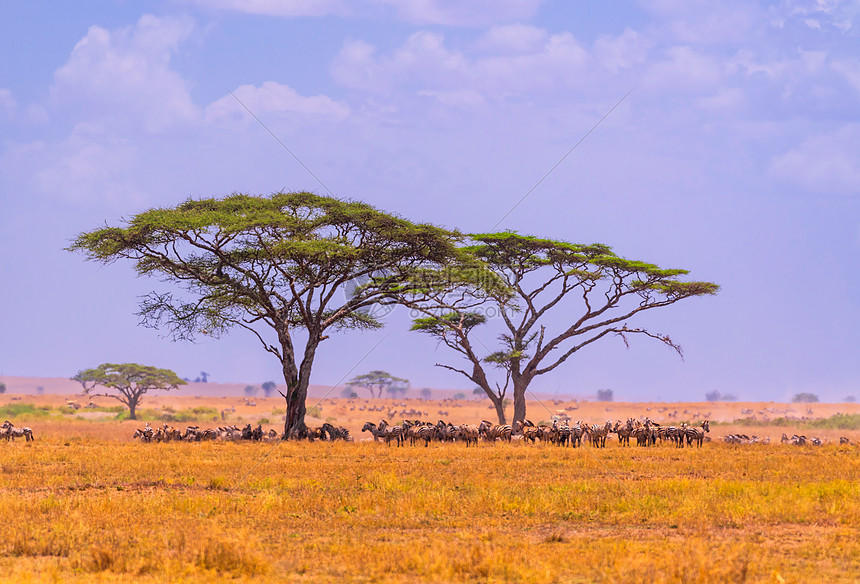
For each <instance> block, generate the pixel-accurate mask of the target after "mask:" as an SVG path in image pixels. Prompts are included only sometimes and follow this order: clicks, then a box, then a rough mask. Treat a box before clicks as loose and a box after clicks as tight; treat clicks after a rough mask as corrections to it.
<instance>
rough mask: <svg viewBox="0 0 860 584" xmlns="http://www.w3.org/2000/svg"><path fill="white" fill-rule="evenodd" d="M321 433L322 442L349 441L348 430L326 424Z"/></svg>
mask: <svg viewBox="0 0 860 584" xmlns="http://www.w3.org/2000/svg"><path fill="white" fill-rule="evenodd" d="M322 433H323V436H324V438H323V439H324V440H329V441H330V442H334V441H335V440H343V441H345V442H346V441H348V440H349V430H347V429H346V428H336V427H335V426H333V425H332V424H329V423H328V422H326V423H325V424H323V425H322ZM260 439H262V428H261V433H260Z"/></svg>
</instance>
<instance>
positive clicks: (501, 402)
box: [487, 392, 507, 425]
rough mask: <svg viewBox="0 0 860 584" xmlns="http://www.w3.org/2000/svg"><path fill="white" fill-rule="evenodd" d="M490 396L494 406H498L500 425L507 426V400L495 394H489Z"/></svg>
mask: <svg viewBox="0 0 860 584" xmlns="http://www.w3.org/2000/svg"><path fill="white" fill-rule="evenodd" d="M487 395H489V396H490V399H491V400H492V402H493V405H494V406H496V415H497V416H498V417H499V424H501V425H505V424H507V422H505V419H506V416H505V399H504V398H501V397H499V396H497V395H495V394H494V393H492V392H490V393H489V394H487Z"/></svg>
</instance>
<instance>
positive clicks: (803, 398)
mask: <svg viewBox="0 0 860 584" xmlns="http://www.w3.org/2000/svg"><path fill="white" fill-rule="evenodd" d="M791 401H792V403H796V404H811V403H816V402H818V396H817V395H815V394H814V393H805V392H804V393H796V394H794V397H793V398H791Z"/></svg>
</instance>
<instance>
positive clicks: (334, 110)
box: [205, 81, 349, 124]
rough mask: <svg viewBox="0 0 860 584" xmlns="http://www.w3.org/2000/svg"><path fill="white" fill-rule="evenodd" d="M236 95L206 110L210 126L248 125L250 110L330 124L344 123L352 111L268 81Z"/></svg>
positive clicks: (337, 103) (215, 103)
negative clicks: (325, 120) (322, 119)
mask: <svg viewBox="0 0 860 584" xmlns="http://www.w3.org/2000/svg"><path fill="white" fill-rule="evenodd" d="M233 95H235V97H233ZM233 95H226V96H224V97H222V98H221V99H219V100H217V101H215V102H213V103H211V104H210V105H209V106H207V107H206V117H205V120H206V123H210V124H223V123H225V122H230V121H235V120H243V121H246V120H249V119H250V118H251V116H250V114H249V113H248V110H250V111H251V112H253V113H254V115H256V116H265V115H266V114H281V115H283V114H300V115H301V116H303V117H319V118H327V119H330V120H342V119H344V118H346V117H347V116H349V107H348V106H347V105H345V104H343V103H340V102H337V101H335V100H333V99H331V98H330V97H327V96H325V95H316V96H311V97H304V96H301V95H299V94H298V93H296V92H295V90H293V89H292V88H291V87H289V86H287V85H281V84H280V83H276V82H274V81H266V82H265V83H263V84H262V85H261V86H260V87H254V86H253V85H242V86H240V87H238V88H237V89H236V90H235V91H234V92H233ZM237 99H238V100H239V101H241V103H239V101H237ZM243 104H244V105H243ZM245 108H248V110H246V109H245Z"/></svg>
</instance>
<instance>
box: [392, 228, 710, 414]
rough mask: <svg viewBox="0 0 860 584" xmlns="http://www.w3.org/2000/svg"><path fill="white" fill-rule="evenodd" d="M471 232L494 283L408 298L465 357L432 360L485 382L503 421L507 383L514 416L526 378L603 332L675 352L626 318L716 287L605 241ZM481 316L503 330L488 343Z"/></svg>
mask: <svg viewBox="0 0 860 584" xmlns="http://www.w3.org/2000/svg"><path fill="white" fill-rule="evenodd" d="M471 239H472V241H471V243H470V245H468V246H466V247H465V248H464V251H466V252H468V254H470V255H472V256H473V257H475V258H476V259H477V260H479V261H480V263H481V265H482V266H484V267H485V268H486V270H487V272H488V273H491V274H493V275H494V276H495V277H496V279H495V280H490V283H491V284H492V285H481V282H474V283H469V284H468V285H464V283H463V280H462V279H459V280H452V281H449V284H448V285H447V286H446V287H441V286H440V287H437V288H436V289H434V290H429V291H428V292H429V294H428V295H427V296H424V297H421V298H416V299H415V300H414V301H409V300H406V303H407V304H409V305H410V307H411V308H412V309H413V310H415V311H418V312H421V313H423V315H424V316H422V317H420V318H417V319H415V321H414V323H413V327H412V329H413V330H416V331H420V332H423V333H426V334H429V335H431V336H433V337H435V338H436V339H438V340H439V341H441V342H442V343H444V344H445V345H446V346H448V347H449V348H451V349H453V350H454V351H456V352H457V353H459V354H460V355H461V356H462V357H463V358H464V360H465V362H466V366H465V367H463V366H462V365H456V366H455V365H449V364H444V363H442V364H439V366H441V367H445V368H447V369H451V370H453V371H456V372H458V373H461V374H462V375H464V376H465V377H467V378H468V379H469V380H471V381H472V382H473V383H475V384H477V385H478V386H479V387H480V388H481V389H483V390H484V392H485V393H486V394H487V396H488V397H489V398H490V399H491V400H492V401H493V404H494V405H495V408H496V413H497V416H498V418H499V422H500V423H505V421H506V415H505V411H504V404H505V396H506V395H507V392H508V391H510V392H511V393H512V394H513V403H514V412H513V420H514V421H523V420H524V419H525V415H526V391H527V389H528V387H529V385H530V384H531V383H532V381H533V380H534V379H535V378H536V377H538V376H539V375H543V374H545V373H549V372H550V371H553V370H555V369H556V368H557V367H559V366H561V365H562V364H563V363H564V362H565V361H567V360H568V359H569V358H570V357H571V356H572V355H574V354H575V353H576V352H578V351H580V350H581V349H583V348H585V347H587V346H589V345H591V344H592V343H594V342H596V341H599V340H600V339H602V338H605V337H606V336H607V335H617V336H620V337H621V338H622V339H623V340H624V341H625V343H626V342H627V338H628V336H630V335H642V336H646V337H650V338H652V339H655V340H657V341H659V342H661V343H663V344H665V345H667V346H669V347H672V348H673V349H675V350H676V351H678V352H679V353H680V352H681V348H680V347H679V346H678V345H677V344H676V343H674V342H673V341H672V340H671V339H670V338H669V336H668V335H665V334H661V333H657V332H655V331H653V330H651V329H649V328H646V327H642V326H636V325H633V324H629V323H632V322H633V321H634V320H636V318H637V316H638V315H640V314H641V313H643V312H645V311H651V310H654V309H658V308H663V307H666V306H669V305H671V304H674V303H676V302H679V301H681V300H684V299H686V298H692V297H696V296H705V295H711V294H715V293H716V292H717V291H718V290H719V286H717V285H716V284H714V283H712V282H685V281H682V280H680V279H679V277H681V276H685V275H686V274H687V273H688V272H687V270H683V269H664V268H660V267H658V266H655V265H653V264H650V263H646V262H641V261H634V260H628V259H625V258H622V257H619V256H618V255H616V254H615V253H613V252H612V250H611V249H610V248H609V247H608V246H606V245H602V244H586V245H583V244H574V243H568V242H565V241H558V240H552V239H545V238H538V237H530V236H524V235H519V234H517V233H511V232H502V233H488V234H476V235H472V236H471ZM499 281H500V282H502V285H498V282H499ZM484 282H487V280H484ZM488 316H490V317H495V318H497V319H498V321H499V322H500V323H501V329H502V331H503V332H502V333H501V335H500V336H499V341H500V342H499V344H498V345H496V346H495V347H494V348H490V346H489V343H486V344H485V342H482V341H481V340H480V339H479V338H478V337H477V335H476V331H478V330H482V326H481V325H485V324H486V323H487V321H488ZM488 368H491V369H492V368H498V369H500V370H501V371H502V372H503V373H504V383H495V384H491V383H490V379H491V378H492V377H493V376H492V371H491V370H490V371H488Z"/></svg>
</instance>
